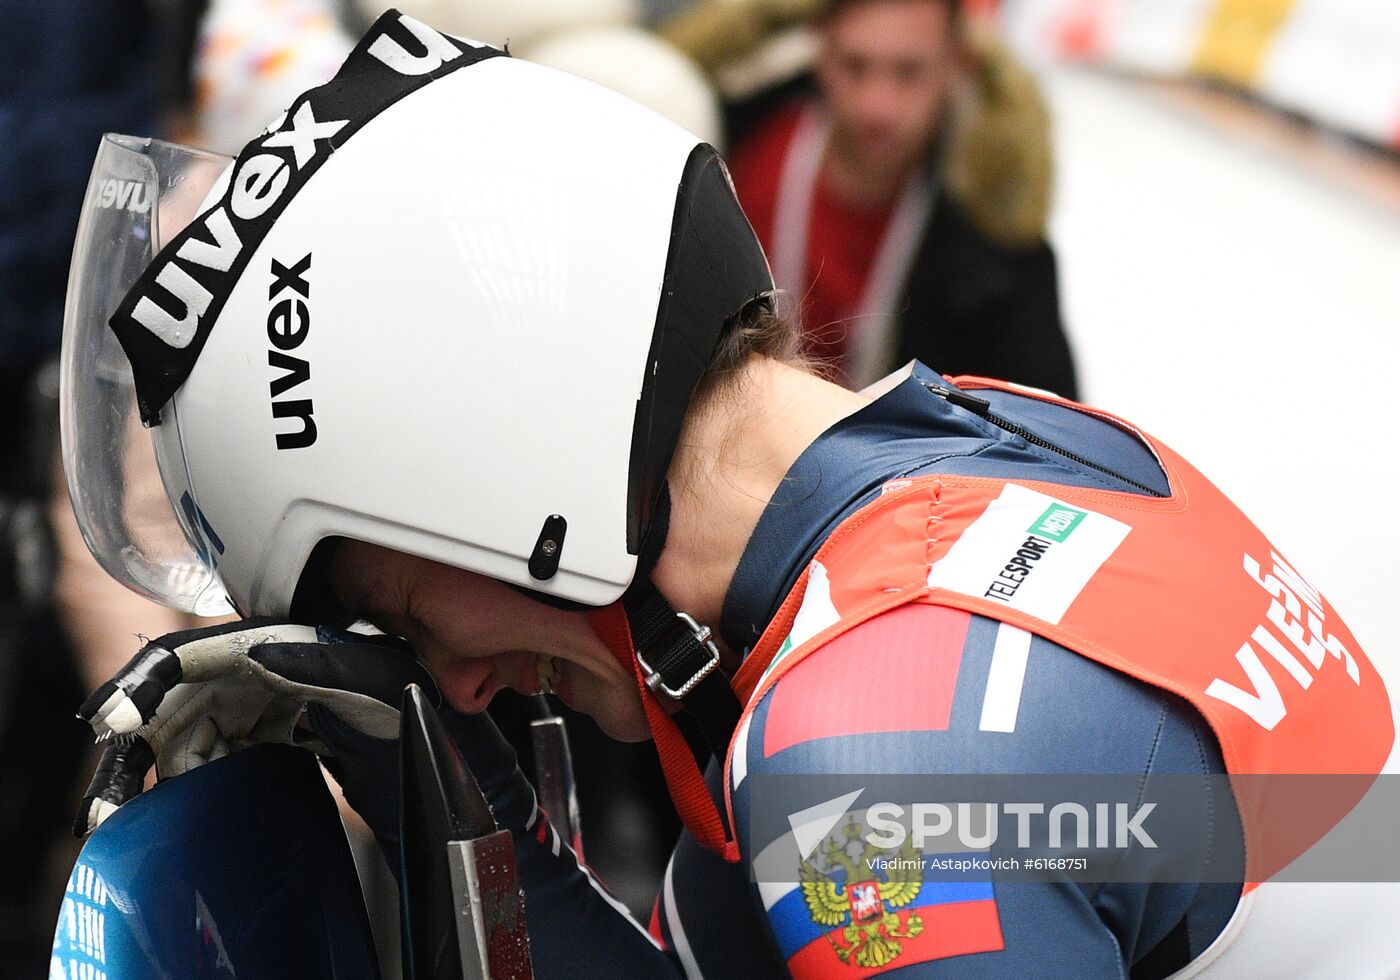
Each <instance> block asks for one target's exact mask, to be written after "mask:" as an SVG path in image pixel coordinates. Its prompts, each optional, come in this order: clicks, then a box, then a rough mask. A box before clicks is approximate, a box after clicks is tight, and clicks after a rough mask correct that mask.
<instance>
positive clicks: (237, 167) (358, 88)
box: [109, 10, 505, 425]
mask: <svg viewBox="0 0 1400 980" xmlns="http://www.w3.org/2000/svg"><path fill="white" fill-rule="evenodd" d="M503 54H505V52H503V51H499V50H497V49H496V48H491V47H486V46H480V47H478V46H475V45H472V44H469V43H467V42H465V41H461V40H458V39H457V38H453V37H448V36H447V35H445V34H440V33H439V32H437V31H435V30H433V29H432V28H430V27H427V26H426V25H424V24H420V23H419V22H418V21H416V20H414V19H413V18H411V17H406V16H404V15H402V14H400V13H399V12H398V11H397V10H389V11H387V12H385V13H384V14H383V15H381V16H380V18H379V19H378V20H377V21H375V23H374V26H373V27H372V28H370V30H369V32H368V33H367V34H366V35H365V36H364V38H363V39H362V40H361V41H360V43H359V44H358V45H356V46H355V50H354V51H352V52H351V53H350V56H349V57H348V58H346V60H345V64H344V65H342V66H341V69H340V71H339V72H337V73H336V76H335V77H334V78H333V79H331V80H330V81H329V82H327V83H326V84H325V85H322V86H320V87H319V88H314V89H311V90H310V91H309V92H306V93H305V94H303V95H302V96H300V97H299V98H298V99H297V100H296V101H295V102H293V103H292V105H291V107H290V108H289V109H288V110H287V114H286V116H285V117H284V118H283V119H282V120H281V122H280V123H279V124H278V126H277V129H276V130H275V131H273V132H271V133H268V134H266V135H264V136H262V137H259V138H258V139H257V140H255V141H253V142H252V143H249V144H248V145H247V146H246V147H244V149H243V152H242V153H240V154H239V155H238V159H237V161H235V163H234V166H233V172H232V176H231V179H230V180H229V182H228V186H227V187H226V188H225V190H224V193H223V195H222V196H221V197H220V198H219V200H218V202H217V203H215V204H214V206H213V207H212V208H210V209H209V210H207V211H205V212H204V213H203V214H202V215H200V216H199V217H198V218H197V219H195V220H194V221H192V222H191V223H190V225H189V227H187V228H185V229H184V230H183V231H181V232H180V234H179V235H177V236H176V237H175V238H174V239H173V240H172V241H171V242H170V244H169V245H168V246H166V247H165V248H164V249H162V250H161V253H160V254H159V255H158V256H156V258H155V260H154V261H152V262H151V264H150V266H148V267H147V269H146V271H145V272H144V273H142V275H141V278H140V279H138V280H137V281H136V285H135V286H134V287H133V288H132V289H131V291H130V292H129V293H128V294H127V295H126V298H125V299H123V300H122V302H121V305H120V306H118V307H117V310H116V312H115V313H113V314H112V317H111V319H110V321H109V323H110V324H111V327H112V330H113V332H114V333H116V335H117V339H118V340H119V341H120V342H121V345H122V349H123V350H124V351H125V352H126V356H127V358H128V360H130V361H131V371H132V376H133V379H134V381H135V387H136V400H137V405H138V407H139V408H140V411H141V421H143V422H144V423H145V424H146V425H158V424H160V413H161V409H162V408H164V406H165V404H166V402H168V401H169V400H170V398H171V396H172V395H174V394H175V392H176V391H177V390H178V389H179V387H180V386H181V385H182V384H184V382H185V379H186V378H188V377H189V374H190V372H191V371H192V370H193V369H194V364H195V361H196V360H198V358H199V353H200V351H201V350H202V349H203V347H204V344H205V341H206V340H207V339H208V336H209V331H210V328H211V326H212V324H213V322H214V320H215V319H217V317H218V315H219V311H220V309H222V307H223V305H224V302H225V301H226V300H227V298H228V296H229V294H230V293H231V292H232V291H233V288H234V286H235V285H236V284H237V283H238V280H239V278H240V276H241V275H242V273H243V269H244V267H245V266H246V265H247V264H248V259H249V258H250V256H251V255H252V254H253V252H255V251H256V250H257V246H258V244H259V243H260V242H261V241H262V239H263V238H264V237H265V236H266V235H267V233H268V231H269V230H270V229H271V227H272V225H273V223H274V222H275V221H276V220H277V217H278V215H280V214H281V213H282V212H283V210H285V208H286V207H287V204H288V202H290V201H291V199H292V198H293V197H294V196H295V195H296V193H297V191H298V190H300V189H301V187H302V186H303V185H304V184H305V183H306V181H307V180H309V179H310V177H311V175H312V174H314V173H315V172H316V171H317V170H318V169H319V168H320V166H321V164H323V163H324V162H325V161H326V159H327V158H328V157H329V156H330V154H331V153H333V152H334V151H335V150H336V149H338V148H339V147H341V146H343V145H344V144H345V141H346V140H348V139H349V138H350V137H351V136H353V135H354V134H355V132H356V131H357V130H359V129H360V128H361V127H362V126H364V125H365V123H367V122H369V121H370V120H371V119H373V118H374V117H375V116H376V115H378V114H379V113H380V112H382V111H384V110H385V109H387V108H388V107H389V106H391V105H393V104H394V103H395V102H397V101H398V100H399V99H402V98H403V97H404V96H407V95H409V94H411V93H413V92H414V91H416V90H417V89H419V88H422V87H423V86H424V85H427V84H428V83H429V82H432V81H433V80H435V79H437V78H441V77H442V76H443V75H446V74H449V73H450V72H453V71H456V70H457V69H458V68H464V67H466V66H467V65H473V64H477V63H478V62H480V61H483V60H485V59H487V58H493V57H496V56H499V55H503ZM286 271H287V274H288V275H296V274H297V270H286ZM303 271H304V270H303Z"/></svg>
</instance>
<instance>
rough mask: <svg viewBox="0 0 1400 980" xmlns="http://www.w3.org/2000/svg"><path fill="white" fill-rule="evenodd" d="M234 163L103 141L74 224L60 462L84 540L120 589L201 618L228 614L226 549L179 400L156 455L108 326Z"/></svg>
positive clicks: (126, 140) (131, 140)
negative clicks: (183, 435) (219, 565)
mask: <svg viewBox="0 0 1400 980" xmlns="http://www.w3.org/2000/svg"><path fill="white" fill-rule="evenodd" d="M232 163H233V160H232V159H231V158H230V157H225V156H220V155H218V154H214V153H206V152H204V151H201V150H194V149H190V148H187V147H183V146H176V145H174V144H172V143H164V142H161V141H159V140H152V139H143V138H138V137H132V136H117V135H114V134H110V133H109V134H107V135H106V136H104V137H103V138H102V143H101V145H100V147H99V149H98V152H97V160H96V162H95V164H94V165H93V170H92V176H91V177H90V178H89V180H88V187H87V197H86V199H85V200H84V202H83V211H82V217H81V218H80V220H79V222H78V237H77V241H76V242H75V244H74V249H73V264H72V266H71V268H70V271H69V278H68V296H67V304H66V307H65V310H64V323H63V353H62V388H61V419H62V433H63V465H64V470H65V472H66V473H67V477H68V493H69V496H70V497H71V498H72V502H73V510H74V512H75V514H76V515H77V518H78V527H79V528H80V529H81V531H82V534H83V540H84V541H86V542H87V546H88V549H89V550H90V551H91V552H92V554H93V556H94V557H95V558H96V559H97V561H98V562H99V563H100V564H101V565H102V567H103V568H105V569H106V570H107V572H108V573H109V574H110V575H112V577H113V578H115V579H117V580H118V581H119V582H121V583H122V584H123V585H126V586H127V587H128V588H131V589H133V590H135V591H136V592H139V593H141V594H142V595H144V596H147V597H148V598H150V599H153V600H155V601H156V602H159V603H161V604H162V605H165V606H169V607H171V608H173V609H180V610H183V611H185V612H192V613H196V614H198V615H201V616H214V615H220V614H222V613H225V612H229V611H230V610H231V605H230V603H229V601H228V597H227V595H226V594H225V592H224V589H223V586H222V585H221V584H220V582H219V577H218V572H217V569H216V559H217V552H218V551H219V550H222V543H218V542H217V538H214V536H213V535H212V533H210V532H207V530H206V528H204V527H202V526H201V525H202V524H203V522H202V519H201V518H200V516H199V510H198V507H197V506H196V505H195V503H194V500H193V498H192V496H191V494H190V492H189V478H188V474H187V473H185V472H184V466H185V464H184V457H183V454H182V453H180V452H179V451H178V435H177V432H178V423H177V421H176V419H175V417H174V406H173V404H172V405H168V406H167V410H168V411H167V412H166V413H165V415H164V420H163V425H162V426H161V428H162V429H166V427H169V429H168V430H167V431H166V432H163V433H161V439H160V440H159V441H160V442H162V443H163V444H164V445H165V446H167V447H172V448H170V449H167V450H166V451H164V452H157V446H156V442H157V440H156V439H153V437H152V436H153V434H152V432H150V431H147V430H146V429H145V428H144V427H143V426H142V424H141V418H140V414H139V412H138V410H137V404H136V390H135V386H134V384H133V382H132V375H131V366H130V364H129V363H128V361H127V357H126V353H125V352H124V351H123V350H122V347H121V345H120V343H118V341H117V338H116V335H115V334H114V333H113V332H112V331H111V329H110V328H109V327H108V325H107V321H108V318H109V317H110V316H111V315H112V313H113V311H114V310H115V309H116V308H117V305H118V304H119V303H120V302H121V301H122V299H123V298H124V297H125V295H126V293H127V292H128V291H129V290H130V289H131V287H132V286H133V285H134V284H135V282H136V280H137V278H138V277H139V276H140V275H141V273H142V272H143V271H144V270H145V268H146V266H147V265H148V264H149V263H150V262H151V260H152V259H153V258H154V257H155V255H156V253H157V252H159V251H160V249H161V247H162V246H163V244H164V243H165V242H168V241H170V240H171V239H172V238H173V237H174V236H175V235H177V234H178V233H179V232H180V231H181V230H182V229H183V228H184V227H185V226H186V225H187V224H189V222H190V221H191V220H192V219H193V218H194V217H195V216H196V215H197V214H198V213H199V212H200V211H201V210H202V206H203V203H204V201H205V200H206V199H207V198H208V197H209V195H210V192H211V191H212V190H213V188H214V187H215V185H216V184H217V183H218V182H219V178H220V176H221V175H222V174H224V173H225V172H226V171H227V170H228V168H229V167H230V165H231V164H232ZM172 500H173V501H175V503H174V504H172ZM211 538H212V539H213V540H212V541H211V540H210V539H211Z"/></svg>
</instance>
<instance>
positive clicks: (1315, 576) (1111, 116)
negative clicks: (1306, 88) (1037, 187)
mask: <svg viewBox="0 0 1400 980" xmlns="http://www.w3.org/2000/svg"><path fill="white" fill-rule="evenodd" d="M1045 82H1046V88H1047V95H1048V98H1049V100H1050V103H1051V107H1052V110H1053V112H1054V116H1055V124H1056V150H1057V154H1058V157H1057V166H1058V178H1057V198H1056V209H1055V213H1054V216H1053V219H1052V226H1051V235H1052V239H1053V241H1054V243H1055V245H1056V248H1057V249H1058V254H1059V259H1060V275H1061V289H1062V302H1063V307H1064V314H1065V318H1066V322H1067V324H1068V327H1069V330H1070V333H1071V340H1072V342H1073V343H1074V345H1075V350H1076V353H1077V355H1078V359H1079V366H1080V372H1081V373H1080V377H1081V379H1082V385H1083V397H1084V398H1085V400H1086V401H1088V402H1090V403H1091V404H1097V405H1101V406H1102V407H1104V408H1106V409H1108V410H1110V411H1112V412H1115V413H1116V414H1119V415H1124V416H1126V417H1128V418H1130V419H1132V420H1133V421H1135V422H1137V423H1138V424H1140V425H1141V426H1143V427H1144V428H1145V429H1147V430H1148V431H1150V432H1152V433H1153V434H1154V435H1156V436H1158V437H1159V438H1161V439H1163V440H1164V441H1165V442H1166V443H1167V444H1168V445H1170V446H1172V447H1173V448H1174V449H1176V450H1178V451H1180V452H1181V453H1183V455H1185V456H1186V457H1187V458H1189V459H1191V460H1192V462H1194V463H1195V464H1196V466H1197V467H1199V468H1200V469H1201V470H1202V472H1204V473H1205V474H1206V475H1207V476H1208V477H1210V478H1211V479H1212V480H1213V481H1214V482H1215V483H1216V484H1217V485H1218V486H1220V487H1221V488H1222V489H1223V490H1225V491H1226V492H1227V493H1229V494H1231V495H1232V496H1233V497H1234V499H1235V500H1236V501H1238V502H1239V503H1240V504H1241V506H1242V507H1243V508H1244V509H1245V511H1246V513H1248V514H1249V515H1250V516H1251V517H1252V518H1253V519H1254V520H1255V522H1256V523H1257V524H1259V525H1260V527H1261V528H1263V529H1264V530H1265V531H1266V532H1267V533H1268V534H1269V535H1270V536H1271V537H1272V539H1273V541H1274V543H1275V544H1276V545H1277V546H1278V547H1279V548H1280V551H1281V552H1282V554H1283V555H1284V556H1285V557H1287V558H1289V559H1290V560H1292V561H1293V562H1294V564H1295V567H1297V568H1298V569H1299V570H1300V571H1301V572H1303V573H1304V574H1305V575H1307V576H1309V577H1310V578H1311V579H1312V581H1313V583H1314V584H1315V585H1317V586H1318V588H1320V589H1321V590H1322V592H1323V594H1325V595H1326V596H1327V597H1328V599H1329V600H1330V601H1331V602H1332V603H1333V605H1334V606H1335V607H1336V608H1337V610H1338V611H1339V612H1340V613H1341V614H1342V616H1343V617H1345V618H1346V620H1347V622H1348V624H1349V625H1350V626H1351V627H1352V629H1353V631H1354V633H1355V634H1356V636H1357V638H1358V640H1360V642H1361V644H1362V646H1363V648H1364V649H1365V650H1366V651H1367V652H1368V653H1369V654H1370V655H1371V656H1372V658H1373V659H1376V660H1383V661H1387V662H1389V663H1391V664H1396V665H1400V642H1397V638H1396V622H1397V620H1396V618H1395V617H1396V610H1397V606H1400V602H1397V595H1396V592H1397V585H1400V561H1397V558H1400V390H1398V389H1397V384H1396V377H1397V372H1400V213H1397V210H1396V209H1395V208H1394V207H1393V206H1389V207H1388V206H1386V205H1384V204H1382V203H1380V202H1378V201H1376V200H1375V199H1374V198H1368V197H1366V196H1364V195H1363V194H1362V193H1361V192H1359V191H1355V190H1352V189H1350V188H1348V187H1346V186H1344V185H1341V184H1339V183H1337V182H1336V181H1334V180H1330V179H1327V178H1323V177H1320V176H1317V175H1315V174H1313V173H1312V172H1310V170H1309V168H1308V167H1307V166H1306V165H1305V163H1304V162H1302V161H1300V160H1297V159H1292V158H1288V157H1286V156H1282V155H1278V154H1275V153H1273V152H1270V151H1267V150H1264V149H1261V148H1260V147H1259V146H1257V145H1255V144H1251V143H1250V142H1248V141H1247V140H1246V139H1244V138H1241V137H1238V136H1235V135H1233V134H1231V133H1228V132H1225V131H1222V130H1220V129H1218V128H1217V127H1215V126H1213V125H1212V124H1211V123H1208V122H1206V121H1205V120H1204V119H1203V118H1200V117H1197V116H1194V115H1193V114H1191V113H1190V112H1188V111H1186V110H1183V109H1180V108H1173V107H1171V106H1169V105H1167V104H1164V103H1162V102H1161V101H1159V99H1158V98H1157V97H1156V96H1154V95H1152V94H1151V93H1150V92H1147V91H1143V90H1140V89H1138V88H1136V87H1135V86H1134V85H1133V84H1131V83H1129V82H1125V81H1121V80H1117V79H1113V78H1108V77H1104V76H1100V75H1096V74H1093V73H1089V72H1085V71H1082V70H1078V69H1072V68H1061V69H1054V70H1052V71H1051V72H1050V74H1048V75H1047V76H1046V77H1045ZM1391 676H1392V677H1395V676H1400V674H1397V673H1391Z"/></svg>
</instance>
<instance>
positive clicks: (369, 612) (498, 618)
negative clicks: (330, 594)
mask: <svg viewBox="0 0 1400 980" xmlns="http://www.w3.org/2000/svg"><path fill="white" fill-rule="evenodd" d="M329 581H330V585H331V588H332V590H333V591H334V592H335V594H336V597H337V598H338V599H339V600H340V602H341V603H342V604H344V605H345V607H346V608H347V609H349V610H350V611H351V612H352V613H354V614H355V615H357V616H360V617H362V618H364V619H366V620H368V621H369V622H371V623H373V624H374V625H375V626H377V627H379V628H380V629H382V630H383V631H384V632H386V633H392V634H394V635H396V636H402V637H403V638H404V639H406V640H408V641H409V643H410V644H412V646H413V649H414V651H415V652H416V653H417V655H418V658H419V659H420V660H422V661H423V663H424V664H425V665H426V666H427V667H428V669H429V670H431V671H432V673H433V676H434V677H435V678H437V682H438V684H439V685H440V686H441V688H442V692H443V695H444V697H446V698H447V700H448V703H450V704H451V705H452V706H453V707H454V708H457V709H458V710H459V711H467V712H478V711H482V710H484V709H485V707H486V705H487V704H489V703H490V701H491V699H492V698H493V697H494V696H495V695H496V693H497V692H498V691H500V690H501V689H502V688H507V687H508V688H511V689H513V690H516V691H519V692H520V693H522V694H538V693H539V692H540V690H541V688H542V686H543V684H544V683H545V681H546V678H548V679H549V681H550V683H551V684H552V687H553V689H554V691H555V692H556V693H557V694H558V695H559V697H560V698H561V699H562V700H563V701H564V703H565V704H567V705H569V707H571V708H574V709H575V710H578V711H582V712H584V713H585V714H588V715H590V716H591V717H592V718H593V719H594V720H595V721H597V722H598V725H599V726H600V727H601V728H602V729H603V730H604V731H605V732H607V733H608V734H609V735H611V736H612V737H613V738H617V739H622V740H624V741H640V740H642V739H645V738H647V737H649V734H648V729H647V725H646V715H645V713H644V712H643V710H642V704H641V698H640V696H639V695H638V693H637V685H636V682H635V680H634V679H633V677H632V676H631V675H629V674H628V673H626V672H625V671H624V670H623V669H622V666H621V665H620V664H619V663H618V662H617V660H616V659H615V658H614V657H613V655H612V654H611V653H609V652H608V649H607V647H606V646H604V645H603V643H602V641H601V640H599V639H598V637H597V635H596V634H595V633H594V632H593V628H592V627H591V626H590V625H589V623H588V619H587V617H586V616H585V615H584V614H583V613H581V612H569V611H565V610H562V609H554V608H552V607H550V606H546V605H544V604H543V603H540V602H536V601H534V600H533V599H529V598H527V597H526V596H523V595H521V594H520V593H518V592H516V591H515V590H514V589H512V588H510V587H509V586H507V585H504V584H502V583H500V582H497V581H495V580H494V579H489V578H485V577H484V576H481V575H476V574H474V573H472V572H467V571H463V570H462V569H460V568H452V567H450V566H448V565H440V564H438V563H437V562H433V561H429V560H427V559H425V558H415V557H413V556H411V555H405V554H403V553H401V552H397V551H391V550H389V549H387V548H381V547H379V546H377V545H371V544H364V543H362V542H358V541H343V542H341V543H340V545H339V546H338V547H337V549H336V553H335V558H334V560H333V561H332V562H331V566H330V573H329Z"/></svg>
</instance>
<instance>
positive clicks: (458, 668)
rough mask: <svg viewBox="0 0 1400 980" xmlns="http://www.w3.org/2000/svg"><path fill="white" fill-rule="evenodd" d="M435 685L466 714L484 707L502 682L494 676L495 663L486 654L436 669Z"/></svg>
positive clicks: (482, 709) (476, 711)
mask: <svg viewBox="0 0 1400 980" xmlns="http://www.w3.org/2000/svg"><path fill="white" fill-rule="evenodd" d="M437 682H438V686H440V687H441V688H442V693H443V695H444V696H445V697H446V698H447V701H448V703H449V704H451V705H452V707H454V708H456V709H457V710H458V711H462V712H465V713H466V714H477V713H479V712H482V711H485V710H486V706H487V705H488V704H490V703H491V699H492V698H493V697H495V696H496V692H497V691H499V690H500V689H501V688H502V687H504V686H505V685H504V684H502V683H501V681H500V679H499V678H498V677H497V676H496V665H495V663H494V662H493V661H492V660H491V659H490V658H487V657H481V658H475V657H474V658H471V659H463V660H458V661H455V662H453V663H450V664H446V665H443V666H442V667H440V668H439V670H438V678H437Z"/></svg>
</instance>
